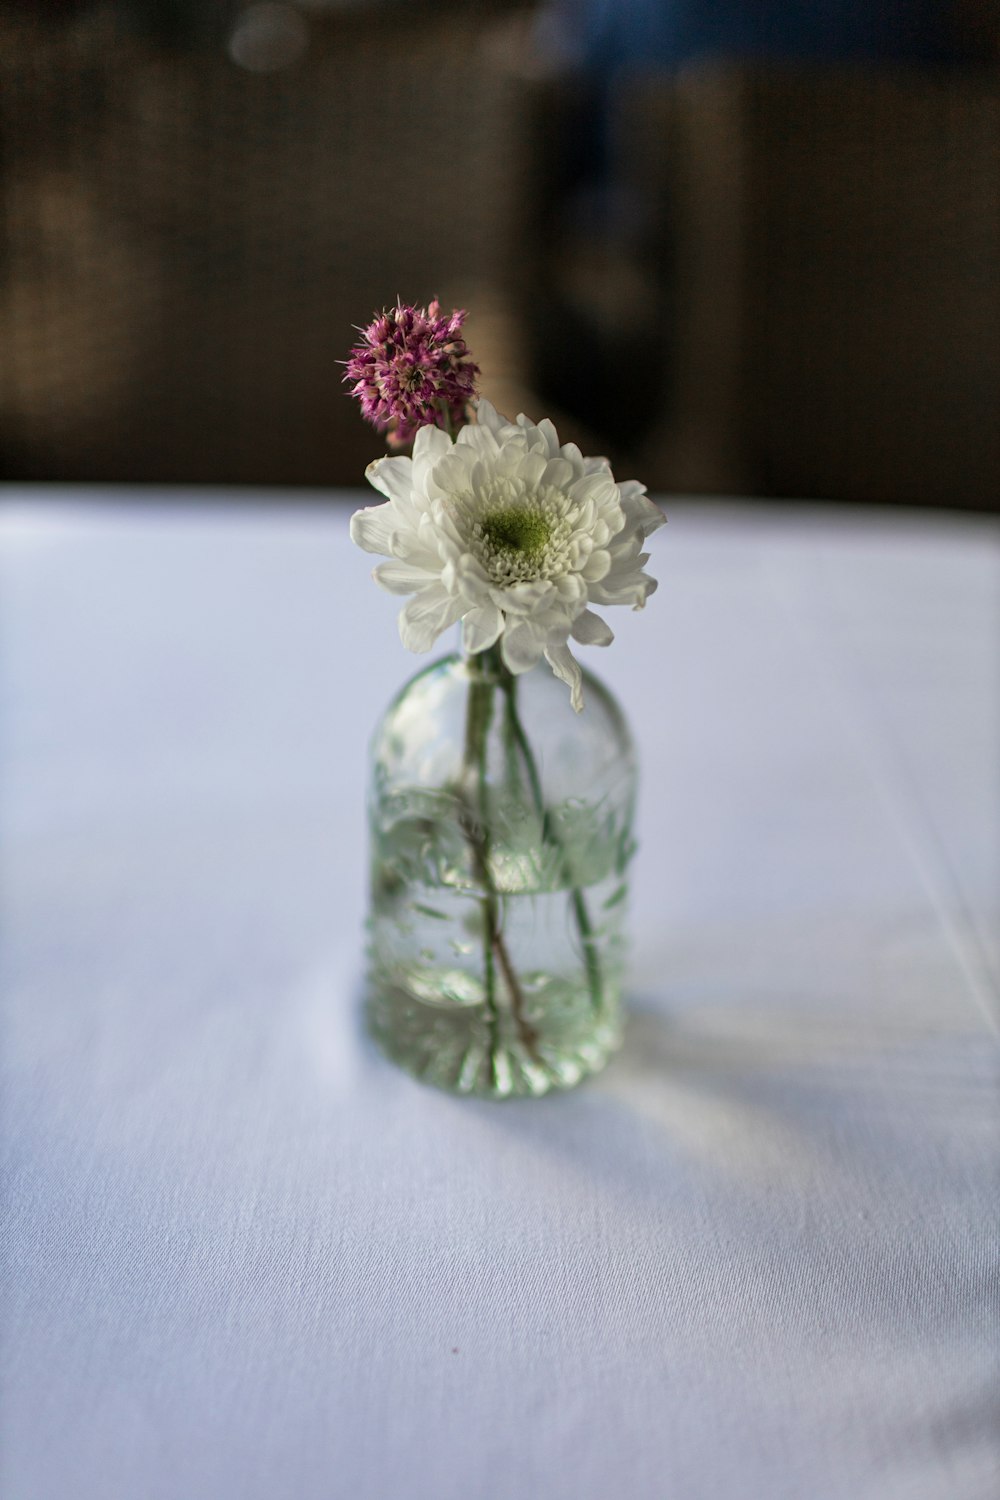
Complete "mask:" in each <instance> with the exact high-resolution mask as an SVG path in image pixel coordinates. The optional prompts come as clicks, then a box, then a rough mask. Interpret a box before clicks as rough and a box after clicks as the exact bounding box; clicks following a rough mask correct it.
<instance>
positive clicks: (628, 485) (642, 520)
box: [619, 479, 667, 536]
mask: <svg viewBox="0 0 1000 1500" xmlns="http://www.w3.org/2000/svg"><path fill="white" fill-rule="evenodd" d="M619 489H620V490H621V496H622V507H623V509H624V511H625V515H626V517H627V519H628V521H629V523H630V524H631V525H633V526H638V527H639V528H640V530H641V531H642V534H643V536H649V535H650V533H651V532H654V531H657V530H659V528H660V527H661V526H665V525H666V524H667V518H666V516H665V515H664V514H663V512H662V511H661V510H660V508H659V506H658V505H654V504H653V502H652V500H650V499H649V497H648V495H647V494H646V486H645V485H644V484H639V482H638V481H637V480H635V479H626V480H625V481H624V483H623V484H621V485H619Z"/></svg>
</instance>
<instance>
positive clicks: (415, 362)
mask: <svg viewBox="0 0 1000 1500" xmlns="http://www.w3.org/2000/svg"><path fill="white" fill-rule="evenodd" d="M465 316H466V315H465V312H464V311H462V310H460V309H458V308H456V309H455V311H454V312H453V313H452V314H451V316H450V317H444V316H442V313H441V308H440V306H439V305H438V303H437V302H432V303H431V304H430V306H429V307H427V308H423V307H410V306H403V304H402V303H397V305H396V306H395V307H394V308H391V309H390V310H388V311H386V312H383V313H380V314H379V315H378V317H376V318H375V321H374V322H373V323H371V324H370V325H369V327H367V328H365V329H363V330H361V333H362V340H363V342H362V343H360V344H358V345H357V346H356V348H354V349H352V350H351V357H350V359H349V360H347V362H346V363H347V373H346V374H345V376H344V379H345V380H346V381H349V382H353V383H352V384H351V395H352V396H357V398H358V400H359V401H360V402H361V411H362V415H363V416H364V417H365V419H366V420H367V421H369V422H371V423H372V425H373V426H374V427H377V428H379V429H380V431H384V430H385V429H386V428H388V427H390V426H391V427H392V429H393V430H392V432H391V434H390V437H389V441H390V443H391V444H392V445H393V446H394V447H402V445H403V444H404V443H408V442H410V441H411V439H412V438H413V437H414V435H415V433H416V432H417V430H418V428H420V427H427V426H434V427H443V428H444V429H445V430H446V431H452V432H454V431H455V430H456V429H457V428H459V427H461V426H463V425H464V423H465V422H466V421H467V420H468V407H469V402H470V401H471V400H472V399H473V398H474V396H475V394H476V376H477V375H478V374H479V366H478V365H476V364H474V363H473V361H472V359H471V357H470V355H469V351H468V349H467V348H466V345H465V340H464V339H463V338H462V336H461V332H460V330H461V327H462V324H463V323H464V322H465Z"/></svg>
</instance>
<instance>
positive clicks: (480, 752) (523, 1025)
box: [462, 658, 540, 1085]
mask: <svg viewBox="0 0 1000 1500" xmlns="http://www.w3.org/2000/svg"><path fill="white" fill-rule="evenodd" d="M473 660H475V659H474V658H473ZM470 665H471V663H470ZM473 670H479V668H478V665H477V667H476V668H473ZM493 690H494V685H493V683H492V682H490V681H488V680H485V679H484V678H483V677H482V676H480V677H478V678H474V679H473V681H472V682H470V684H469V698H468V704H467V708H466V720H465V772H466V777H467V779H468V780H469V781H471V780H472V779H473V777H474V778H475V783H476V806H475V808H474V809H473V808H470V807H466V810H465V816H464V818H463V825H462V831H463V833H464V834H465V838H466V840H467V842H468V844H469V848H470V850H471V853H472V862H473V868H474V870H475V874H476V879H477V881H478V883H479V885H480V886H481V887H482V890H483V896H482V899H481V906H482V913H483V993H484V998H485V1002H486V1011H487V1015H488V1017H489V1024H490V1058H491V1066H492V1070H493V1083H494V1085H495V1084H496V1057H497V1051H498V1047H499V1035H500V1018H499V1013H498V1010H497V996H496V969H497V967H499V969H500V972H501V973H502V974H503V977H504V981H505V983H506V986H507V990H508V992H509V994H510V1008H511V1014H512V1015H513V1017H514V1024H515V1026H516V1027H517V1033H518V1038H519V1040H520V1041H521V1043H522V1045H523V1046H524V1048H525V1050H526V1051H527V1052H528V1053H529V1055H530V1056H531V1057H532V1058H533V1059H534V1060H535V1061H536V1062H537V1061H540V1059H539V1057H538V1053H537V1050H536V1045H535V1044H536V1041H537V1036H536V1033H535V1031H534V1028H533V1027H532V1026H530V1025H529V1024H528V1020H527V1017H526V1015H525V1013H524V1009H525V1008H524V993H523V991H522V989H521V985H520V982H519V981H518V977H517V972H516V970H515V968H514V965H513V963H512V961H511V957H510V952H509V950H508V948H507V944H506V941H505V940H504V935H503V928H502V924H501V921H500V899H499V896H498V894H497V889H496V884H495V882H494V880H493V875H492V873H491V871H490V865H489V853H490V827H489V806H488V780H487V750H488V746H489V727H490V721H491V720H492V717H493ZM494 959H495V962H494Z"/></svg>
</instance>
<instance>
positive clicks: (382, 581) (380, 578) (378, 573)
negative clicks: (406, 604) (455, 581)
mask: <svg viewBox="0 0 1000 1500" xmlns="http://www.w3.org/2000/svg"><path fill="white" fill-rule="evenodd" d="M372 577H373V578H374V580H375V582H376V583H377V584H379V586H380V587H381V588H384V589H385V590H386V592H387V593H389V594H415V593H416V592H417V590H418V589H424V588H426V587H427V586H428V584H432V583H436V582H437V574H436V572H433V571H429V570H428V569H427V568H415V567H413V566H412V564H410V563H405V562H397V561H396V560H395V559H393V560H392V561H391V562H384V563H379V565H378V567H377V568H373V569H372Z"/></svg>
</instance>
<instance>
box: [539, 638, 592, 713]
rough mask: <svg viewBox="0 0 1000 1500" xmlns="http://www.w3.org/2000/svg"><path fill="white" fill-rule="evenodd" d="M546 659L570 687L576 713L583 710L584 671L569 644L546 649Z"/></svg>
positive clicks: (570, 695)
mask: <svg viewBox="0 0 1000 1500" xmlns="http://www.w3.org/2000/svg"><path fill="white" fill-rule="evenodd" d="M545 660H546V661H547V662H548V664H549V666H550V667H551V668H552V670H553V672H554V673H555V674H556V676H557V677H558V678H559V680H560V682H565V684H566V686H567V687H568V688H569V701H570V703H571V704H572V705H573V712H574V713H582V711H583V673H582V672H581V671H580V664H579V662H578V661H577V660H576V658H575V657H574V656H573V653H572V652H571V651H570V649H569V647H568V646H549V647H547V648H546V651H545Z"/></svg>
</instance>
